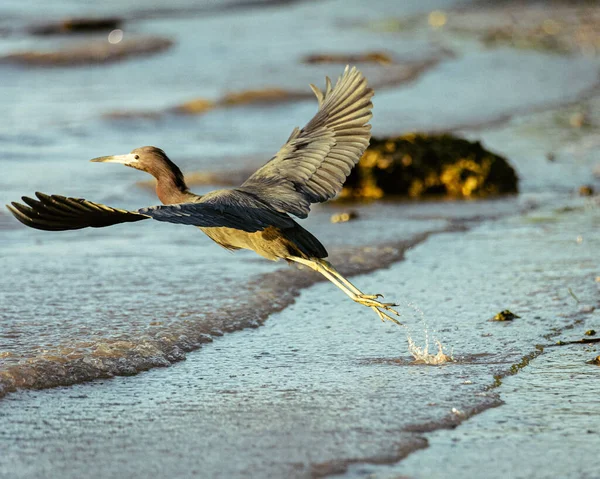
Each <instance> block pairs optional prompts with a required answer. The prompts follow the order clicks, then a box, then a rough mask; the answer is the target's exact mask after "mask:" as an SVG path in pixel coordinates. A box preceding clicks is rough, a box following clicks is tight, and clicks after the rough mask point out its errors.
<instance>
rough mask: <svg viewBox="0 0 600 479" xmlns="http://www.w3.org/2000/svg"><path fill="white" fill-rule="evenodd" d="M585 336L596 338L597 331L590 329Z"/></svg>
mask: <svg viewBox="0 0 600 479" xmlns="http://www.w3.org/2000/svg"><path fill="white" fill-rule="evenodd" d="M584 334H585V335H586V336H596V330H595V329H588V330H587V331H586V332H585V333H584Z"/></svg>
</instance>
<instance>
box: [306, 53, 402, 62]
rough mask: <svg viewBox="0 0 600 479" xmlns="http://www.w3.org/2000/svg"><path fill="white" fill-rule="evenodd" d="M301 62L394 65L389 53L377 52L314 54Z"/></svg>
mask: <svg viewBox="0 0 600 479" xmlns="http://www.w3.org/2000/svg"><path fill="white" fill-rule="evenodd" d="M302 61H303V62H304V63H309V64H321V63H339V64H343V65H348V64H355V63H376V64H379V65H391V64H392V63H394V59H393V57H392V56H391V55H390V54H389V53H386V52H379V51H374V52H365V53H356V54H339V53H315V54H312V55H307V56H305V57H304V58H303V59H302Z"/></svg>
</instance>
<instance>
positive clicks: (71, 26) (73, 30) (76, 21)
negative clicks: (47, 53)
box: [28, 17, 123, 35]
mask: <svg viewBox="0 0 600 479" xmlns="http://www.w3.org/2000/svg"><path fill="white" fill-rule="evenodd" d="M122 24H123V20H122V19H121V18H118V17H96V18H86V17H80V18H65V19H64V20H60V21H58V22H51V23H40V24H37V25H33V26H32V27H30V28H29V29H28V30H29V32H30V33H32V34H34V35H64V34H82V33H97V32H103V31H111V30H114V29H116V28H121V25H122Z"/></svg>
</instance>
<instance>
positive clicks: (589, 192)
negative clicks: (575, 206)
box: [579, 185, 594, 196]
mask: <svg viewBox="0 0 600 479" xmlns="http://www.w3.org/2000/svg"><path fill="white" fill-rule="evenodd" d="M579 196H594V187H593V186H590V185H583V186H580V187H579Z"/></svg>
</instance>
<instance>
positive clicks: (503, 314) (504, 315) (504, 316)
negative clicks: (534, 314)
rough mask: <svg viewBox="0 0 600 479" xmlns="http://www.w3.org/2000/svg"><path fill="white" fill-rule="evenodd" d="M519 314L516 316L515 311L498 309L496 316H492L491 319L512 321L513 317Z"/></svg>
mask: <svg viewBox="0 0 600 479" xmlns="http://www.w3.org/2000/svg"><path fill="white" fill-rule="evenodd" d="M520 317H521V316H517V315H516V314H515V313H513V312H512V311H510V310H509V309H505V310H504V311H500V312H499V313H498V314H497V315H496V316H494V317H493V318H492V321H512V320H513V319H516V318H520Z"/></svg>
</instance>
